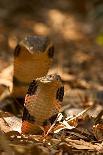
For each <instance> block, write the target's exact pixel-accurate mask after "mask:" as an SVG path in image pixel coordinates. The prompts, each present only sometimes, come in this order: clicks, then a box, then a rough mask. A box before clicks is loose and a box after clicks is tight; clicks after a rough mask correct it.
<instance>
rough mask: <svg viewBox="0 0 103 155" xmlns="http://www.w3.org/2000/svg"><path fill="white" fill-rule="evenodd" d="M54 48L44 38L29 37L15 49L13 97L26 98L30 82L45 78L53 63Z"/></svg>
mask: <svg viewBox="0 0 103 155" xmlns="http://www.w3.org/2000/svg"><path fill="white" fill-rule="evenodd" d="M53 55H54V47H53V44H52V43H51V41H50V40H49V39H48V38H47V37H44V36H32V35H30V36H27V37H25V38H24V39H23V40H22V41H21V42H20V43H19V44H18V45H17V46H16V48H15V52H14V77H13V83H14V86H13V95H14V96H16V97H20V96H25V95H26V91H27V89H28V86H29V83H30V81H32V80H33V79H36V78H39V77H42V76H45V75H46V74H47V72H48V70H49V68H50V65H51V64H52V61H53Z"/></svg>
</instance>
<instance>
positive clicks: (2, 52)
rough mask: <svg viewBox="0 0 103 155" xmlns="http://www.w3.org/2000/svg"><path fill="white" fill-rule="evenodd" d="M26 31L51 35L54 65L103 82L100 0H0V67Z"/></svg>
mask: <svg viewBox="0 0 103 155" xmlns="http://www.w3.org/2000/svg"><path fill="white" fill-rule="evenodd" d="M27 34H37V35H48V36H49V37H50V38H51V39H52V41H53V43H54V45H55V53H56V54H55V63H54V64H55V67H57V66H58V68H59V67H60V68H61V69H62V70H63V72H65V73H67V74H69V75H71V76H72V75H73V76H76V77H77V78H83V79H85V80H86V81H92V82H98V83H99V84H102V85H103V63H102V61H103V1H102V0H91V1H89V0H83V1H81V0H56V1H55V0H52V2H51V1H50V0H45V1H44V0H39V1H38V0H31V1H28V0H22V1H21V0H3V1H0V70H2V68H4V67H6V66H7V65H8V64H10V63H11V60H12V54H13V50H14V48H15V46H16V44H17V42H18V41H19V40H20V39H21V38H22V37H24V36H25V35H27ZM5 60H6V61H5Z"/></svg>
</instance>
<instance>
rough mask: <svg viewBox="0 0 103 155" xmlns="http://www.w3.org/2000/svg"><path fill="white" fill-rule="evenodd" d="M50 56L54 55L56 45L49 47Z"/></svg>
mask: <svg viewBox="0 0 103 155" xmlns="http://www.w3.org/2000/svg"><path fill="white" fill-rule="evenodd" d="M48 56H49V58H53V56H54V46H52V47H50V48H49V50H48Z"/></svg>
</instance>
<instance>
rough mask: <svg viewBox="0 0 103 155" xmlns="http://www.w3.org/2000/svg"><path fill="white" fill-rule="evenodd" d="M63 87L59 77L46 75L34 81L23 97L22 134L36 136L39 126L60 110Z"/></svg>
mask: <svg viewBox="0 0 103 155" xmlns="http://www.w3.org/2000/svg"><path fill="white" fill-rule="evenodd" d="M63 95H64V87H63V84H62V81H61V78H60V76H59V75H56V74H53V75H47V76H45V77H42V78H37V79H36V80H34V81H33V82H32V83H31V84H30V86H29V89H28V92H27V95H26V97H25V104H24V107H25V108H24V113H23V119H22V128H21V130H22V133H23V134H28V133H29V134H38V133H39V131H40V126H43V125H44V124H45V123H46V121H47V120H48V119H50V118H51V117H53V116H54V115H56V114H57V113H58V111H59V109H60V108H61V103H62V100H63Z"/></svg>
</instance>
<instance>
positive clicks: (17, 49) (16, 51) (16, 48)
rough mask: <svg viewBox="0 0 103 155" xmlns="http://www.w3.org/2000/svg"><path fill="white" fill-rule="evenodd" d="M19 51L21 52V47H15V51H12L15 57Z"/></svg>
mask: <svg viewBox="0 0 103 155" xmlns="http://www.w3.org/2000/svg"><path fill="white" fill-rule="evenodd" d="M20 50H21V47H20V45H17V46H16V47H15V51H14V56H15V57H17V56H18V55H19V54H20Z"/></svg>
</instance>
